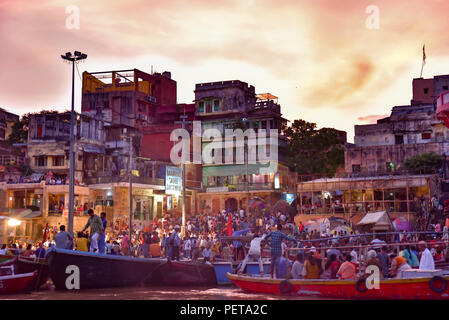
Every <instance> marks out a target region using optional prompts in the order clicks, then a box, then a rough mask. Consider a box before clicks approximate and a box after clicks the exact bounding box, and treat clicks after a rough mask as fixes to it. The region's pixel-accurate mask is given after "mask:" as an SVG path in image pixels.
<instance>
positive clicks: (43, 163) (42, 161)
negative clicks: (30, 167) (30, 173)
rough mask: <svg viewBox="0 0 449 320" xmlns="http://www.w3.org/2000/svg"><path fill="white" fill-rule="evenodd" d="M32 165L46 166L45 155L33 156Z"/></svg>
mask: <svg viewBox="0 0 449 320" xmlns="http://www.w3.org/2000/svg"><path fill="white" fill-rule="evenodd" d="M34 165H35V166H36V167H46V166H47V157H46V156H39V157H35V158H34Z"/></svg>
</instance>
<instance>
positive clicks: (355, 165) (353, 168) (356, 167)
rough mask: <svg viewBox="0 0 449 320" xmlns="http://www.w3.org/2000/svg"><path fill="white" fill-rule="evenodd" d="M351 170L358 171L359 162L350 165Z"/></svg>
mask: <svg viewBox="0 0 449 320" xmlns="http://www.w3.org/2000/svg"><path fill="white" fill-rule="evenodd" d="M352 172H360V165H359V164H353V165H352Z"/></svg>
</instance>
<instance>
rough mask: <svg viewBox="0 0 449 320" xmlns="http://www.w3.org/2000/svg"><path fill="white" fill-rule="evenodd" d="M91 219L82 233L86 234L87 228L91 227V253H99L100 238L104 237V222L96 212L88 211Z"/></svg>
mask: <svg viewBox="0 0 449 320" xmlns="http://www.w3.org/2000/svg"><path fill="white" fill-rule="evenodd" d="M87 213H88V214H89V216H90V218H89V220H87V223H86V225H85V226H84V229H83V230H82V231H81V232H84V231H85V230H86V229H87V228H89V227H90V251H91V252H98V238H99V237H100V236H101V235H103V232H104V229H103V222H102V221H101V218H100V217H99V216H97V215H96V214H95V213H94V210H92V209H89V211H87Z"/></svg>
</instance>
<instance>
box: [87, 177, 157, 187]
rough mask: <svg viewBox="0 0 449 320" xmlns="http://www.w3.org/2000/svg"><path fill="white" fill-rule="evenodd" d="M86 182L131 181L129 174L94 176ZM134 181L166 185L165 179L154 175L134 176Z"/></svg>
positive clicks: (88, 183)
mask: <svg viewBox="0 0 449 320" xmlns="http://www.w3.org/2000/svg"><path fill="white" fill-rule="evenodd" d="M84 182H85V183H86V184H87V185H90V184H104V183H119V182H129V178H128V177H127V176H123V177H119V176H106V177H94V178H85V179H84ZM132 182H133V183H141V184H151V185H157V186H163V185H165V179H158V178H152V177H133V178H132Z"/></svg>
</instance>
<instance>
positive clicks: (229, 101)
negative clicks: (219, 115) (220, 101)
mask: <svg viewBox="0 0 449 320" xmlns="http://www.w3.org/2000/svg"><path fill="white" fill-rule="evenodd" d="M232 108H233V104H232V98H228V110H232Z"/></svg>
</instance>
